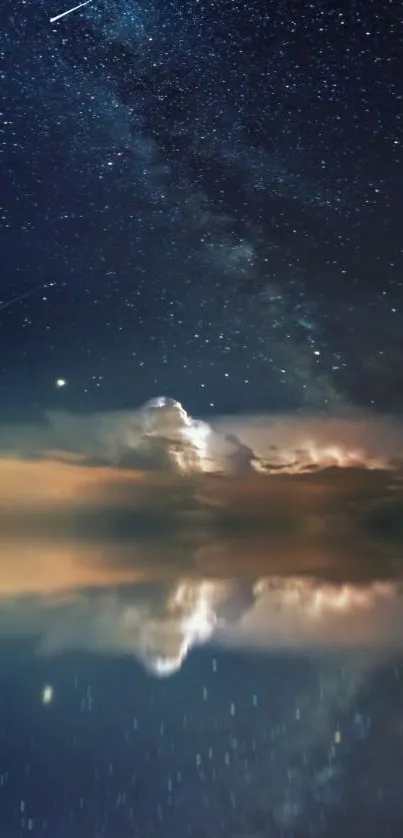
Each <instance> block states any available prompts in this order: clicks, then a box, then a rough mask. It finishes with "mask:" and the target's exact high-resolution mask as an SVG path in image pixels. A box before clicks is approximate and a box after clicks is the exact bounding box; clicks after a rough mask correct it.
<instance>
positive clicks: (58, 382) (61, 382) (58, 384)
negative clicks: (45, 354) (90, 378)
mask: <svg viewBox="0 0 403 838" xmlns="http://www.w3.org/2000/svg"><path fill="white" fill-rule="evenodd" d="M66 384H67V381H66V379H65V378H56V387H59V388H60V387H65V386H66Z"/></svg>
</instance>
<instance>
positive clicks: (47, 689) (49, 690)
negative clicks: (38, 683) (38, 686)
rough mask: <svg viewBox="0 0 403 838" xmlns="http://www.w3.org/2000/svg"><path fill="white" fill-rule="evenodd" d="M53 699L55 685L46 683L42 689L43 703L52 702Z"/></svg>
mask: <svg viewBox="0 0 403 838" xmlns="http://www.w3.org/2000/svg"><path fill="white" fill-rule="evenodd" d="M52 700H53V687H52V686H51V685H50V684H46V685H45V686H44V688H43V690H42V704H50V703H51V701H52Z"/></svg>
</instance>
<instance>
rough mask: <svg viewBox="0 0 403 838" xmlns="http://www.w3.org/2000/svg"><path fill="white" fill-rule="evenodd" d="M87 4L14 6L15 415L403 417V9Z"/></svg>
mask: <svg viewBox="0 0 403 838" xmlns="http://www.w3.org/2000/svg"><path fill="white" fill-rule="evenodd" d="M65 8H68V4H64V5H63V4H61V3H60V0H58V2H56V0H52V2H48V0H46V2H44V0H28V1H27V2H25V3H18V4H16V3H14V2H13V3H11V2H10V0H4V2H3V3H2V4H1V13H0V14H1V21H0V23H1V26H0V31H1V36H0V38H1V48H2V52H4V60H3V64H2V91H3V97H2V98H3V114H4V116H3V119H4V122H3V127H2V132H3V137H2V142H3V145H2V151H3V163H2V189H1V204H2V205H3V211H2V226H1V240H0V247H1V265H2V272H1V287H0V299H1V300H3V305H4V308H3V309H2V308H1V307H0V325H1V331H0V339H1V353H2V363H1V372H0V397H1V401H2V411H3V414H5V413H10V412H11V413H13V412H14V413H19V414H21V413H23V412H26V411H27V410H28V411H32V410H33V409H34V408H37V409H39V410H41V409H42V408H43V407H45V406H46V407H49V406H52V405H55V404H56V405H61V406H63V407H66V408H68V409H72V410H89V409H103V408H110V407H114V408H115V407H123V406H130V405H133V404H139V403H141V402H143V401H144V400H145V399H146V398H148V397H150V396H154V395H158V394H168V395H172V396H174V397H176V398H179V399H180V400H181V401H183V402H184V404H185V405H186V407H187V408H188V409H189V410H191V411H192V412H196V413H208V412H232V411H242V410H259V409H265V410H284V409H294V408H297V407H300V406H309V407H311V408H315V409H322V408H326V409H330V410H332V409H333V407H334V406H336V405H339V404H340V402H341V403H345V402H347V403H349V402H353V403H358V404H361V405H365V406H369V407H372V408H374V409H399V408H401V407H402V406H403V404H402V392H403V389H402V386H401V385H402V369H403V340H402V335H403V285H402V281H403V280H402V267H403V246H402V238H401V218H402V210H403V157H402V145H403V124H402V108H403V58H402V51H401V43H402V36H403V29H402V15H401V8H400V4H399V3H398V2H386V0H385V2H379V0H377V2H371V0H365V2H364V0H357V2H350V3H341V2H340V3H338V2H325V0H319V1H318V2H315V3H301V2H295V0H294V2H288V0H283V2H277V3H267V2H263V0H253V2H251V3H248V4H244V3H241V2H227V1H226V0H218V2H216V3H206V2H204V0H203V2H196V0H188V2H187V0H185V2H183V0H180V2H177V0H172V2H162V0H151V2H150V3H148V4H147V5H145V4H142V3H140V2H135V0H99V1H98V2H94V3H92V4H90V5H89V6H87V7H86V8H85V9H83V10H81V11H78V12H74V13H72V14H71V15H69V16H68V17H66V18H64V19H63V20H61V21H60V22H58V23H56V24H54V25H51V24H50V23H49V17H50V16H51V15H55V14H57V13H58V12H61V11H63V10H64V9H65ZM42 284H43V287H42ZM31 290H32V294H30V293H29V292H30V291H31ZM24 294H27V296H25V297H24V298H23V299H21V300H16V298H18V297H20V295H24ZM12 300H15V302H13V303H12V304H11V305H7V303H8V302H10V301H12ZM58 377H63V378H65V379H66V380H67V381H68V386H67V387H65V388H63V389H62V390H57V391H56V389H55V380H56V379H57V378H58Z"/></svg>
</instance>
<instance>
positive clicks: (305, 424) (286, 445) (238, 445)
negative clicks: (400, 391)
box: [0, 397, 403, 475]
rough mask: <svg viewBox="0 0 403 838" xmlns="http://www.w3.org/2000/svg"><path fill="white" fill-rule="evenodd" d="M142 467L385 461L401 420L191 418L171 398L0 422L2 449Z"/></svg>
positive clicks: (398, 442) (227, 469) (222, 468)
mask: <svg viewBox="0 0 403 838" xmlns="http://www.w3.org/2000/svg"><path fill="white" fill-rule="evenodd" d="M1 451H2V452H3V453H4V455H5V456H8V457H10V456H11V455H14V456H19V457H22V458H31V459H32V458H46V457H49V456H50V455H53V456H54V455H55V452H57V454H58V457H59V458H62V459H68V458H70V459H71V457H72V456H74V457H75V458H76V461H77V460H78V459H80V460H81V462H86V463H87V464H94V465H99V464H101V463H103V464H113V465H115V466H123V467H126V468H133V469H135V468H138V469H142V470H144V469H145V470H160V471H161V470H162V471H164V470H165V471H174V472H175V471H176V472H178V473H182V474H183V473H186V472H188V473H195V472H209V471H219V472H221V473H228V474H232V475H234V474H237V473H238V474H239V473H244V472H245V471H253V470H258V471H259V470H260V471H262V470H263V471H264V472H265V473H277V472H279V471H284V472H289V473H296V472H303V471H310V470H313V469H315V468H324V467H328V466H342V467H357V466H365V467H366V468H383V467H386V466H387V467H389V466H390V465H391V464H393V463H396V461H400V462H401V461H402V459H403V426H402V424H401V422H400V421H399V420H398V419H395V418H392V417H376V416H373V415H370V416H369V415H367V414H362V413H357V412H353V413H345V412H344V413H343V414H342V415H340V416H325V415H322V416H320V415H319V416H313V415H309V414H298V415H297V416H296V415H277V414H276V415H259V416H253V415H252V416H241V417H232V416H227V417H217V418H215V419H214V420H213V422H212V423H210V424H207V423H206V422H203V421H201V420H195V419H193V418H192V417H191V416H190V415H189V414H188V413H187V412H186V410H185V409H184V407H183V406H182V405H181V404H180V403H179V402H177V401H175V400H174V399H168V398H165V397H161V398H157V399H153V400H152V401H150V402H148V403H147V404H146V405H144V406H143V407H140V408H137V409H134V410H127V411H116V412H104V413H97V414H89V415H82V416H81V415H74V414H70V413H67V412H64V411H57V412H49V413H47V414H46V415H45V417H44V421H43V422H42V423H38V424H32V425H23V424H21V425H15V424H13V425H12V426H6V425H3V426H0V452H1Z"/></svg>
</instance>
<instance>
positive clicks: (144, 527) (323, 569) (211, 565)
mask: <svg viewBox="0 0 403 838" xmlns="http://www.w3.org/2000/svg"><path fill="white" fill-rule="evenodd" d="M402 442H403V433H402V429H401V426H400V424H399V422H398V421H397V420H392V419H378V420H375V419H368V417H367V418H365V417H362V416H358V415H355V416H349V417H347V416H344V417H339V418H333V419H330V418H329V417H306V416H305V417H301V416H300V417H298V418H292V417H267V416H266V417H264V416H261V417H243V418H236V419H235V418H234V417H226V418H223V419H217V420H216V421H215V423H214V427H213V426H210V425H207V423H205V422H201V421H196V420H194V419H192V418H191V417H190V416H189V415H188V414H187V413H186V411H185V410H184V409H183V407H182V406H181V405H180V404H179V403H178V402H175V401H174V400H172V399H166V398H162V399H157V400H153V401H152V402H150V403H148V404H147V405H145V406H144V407H143V408H140V409H139V410H137V411H127V412H122V413H113V414H102V415H101V414H100V415H96V416H85V417H84V416H83V417H80V416H72V415H69V414H67V413H63V414H49V415H48V416H47V417H46V421H44V422H43V423H42V424H38V425H24V426H13V427H3V428H2V429H0V450H3V456H2V457H0V598H1V599H0V631H1V633H2V634H3V635H4V636H7V635H9V634H16V635H20V636H28V637H31V638H32V639H34V640H35V648H36V649H37V650H39V651H40V652H41V653H42V654H60V653H62V652H64V651H67V650H73V649H76V650H77V649H78V650H86V651H92V652H95V651H97V652H103V653H107V654H129V655H133V656H135V657H136V658H137V659H139V660H140V661H141V662H142V663H143V664H144V665H145V666H146V667H147V668H148V669H149V670H150V671H151V672H153V673H154V674H156V675H160V676H161V675H169V674H172V673H173V672H175V671H177V670H178V669H179V668H180V667H181V665H182V663H183V661H184V660H185V659H186V656H187V655H188V653H189V652H190V650H191V649H192V648H193V647H194V646H197V645H200V644H203V643H210V642H214V643H218V644H221V645H223V646H226V647H231V646H233V647H239V646H246V647H252V648H255V649H260V650H265V649H266V650H267V649H271V650H272V649H275V648H287V649H293V648H299V649H301V648H304V649H307V650H313V649H315V650H320V649H322V650H323V649H325V648H326V649H332V648H336V647H340V648H353V647H360V648H362V647H365V648H368V647H371V646H372V647H374V646H376V647H377V648H379V649H381V648H382V649H387V648H391V647H395V646H398V647H400V642H401V640H400V632H399V630H398V626H399V624H400V621H401V617H402V598H401V595H400V582H399V578H400V575H401V567H402V564H401V562H402V536H403V528H402V520H403V519H402V514H401V512H402V509H403V470H402V467H401V453H402V451H403V445H402Z"/></svg>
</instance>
